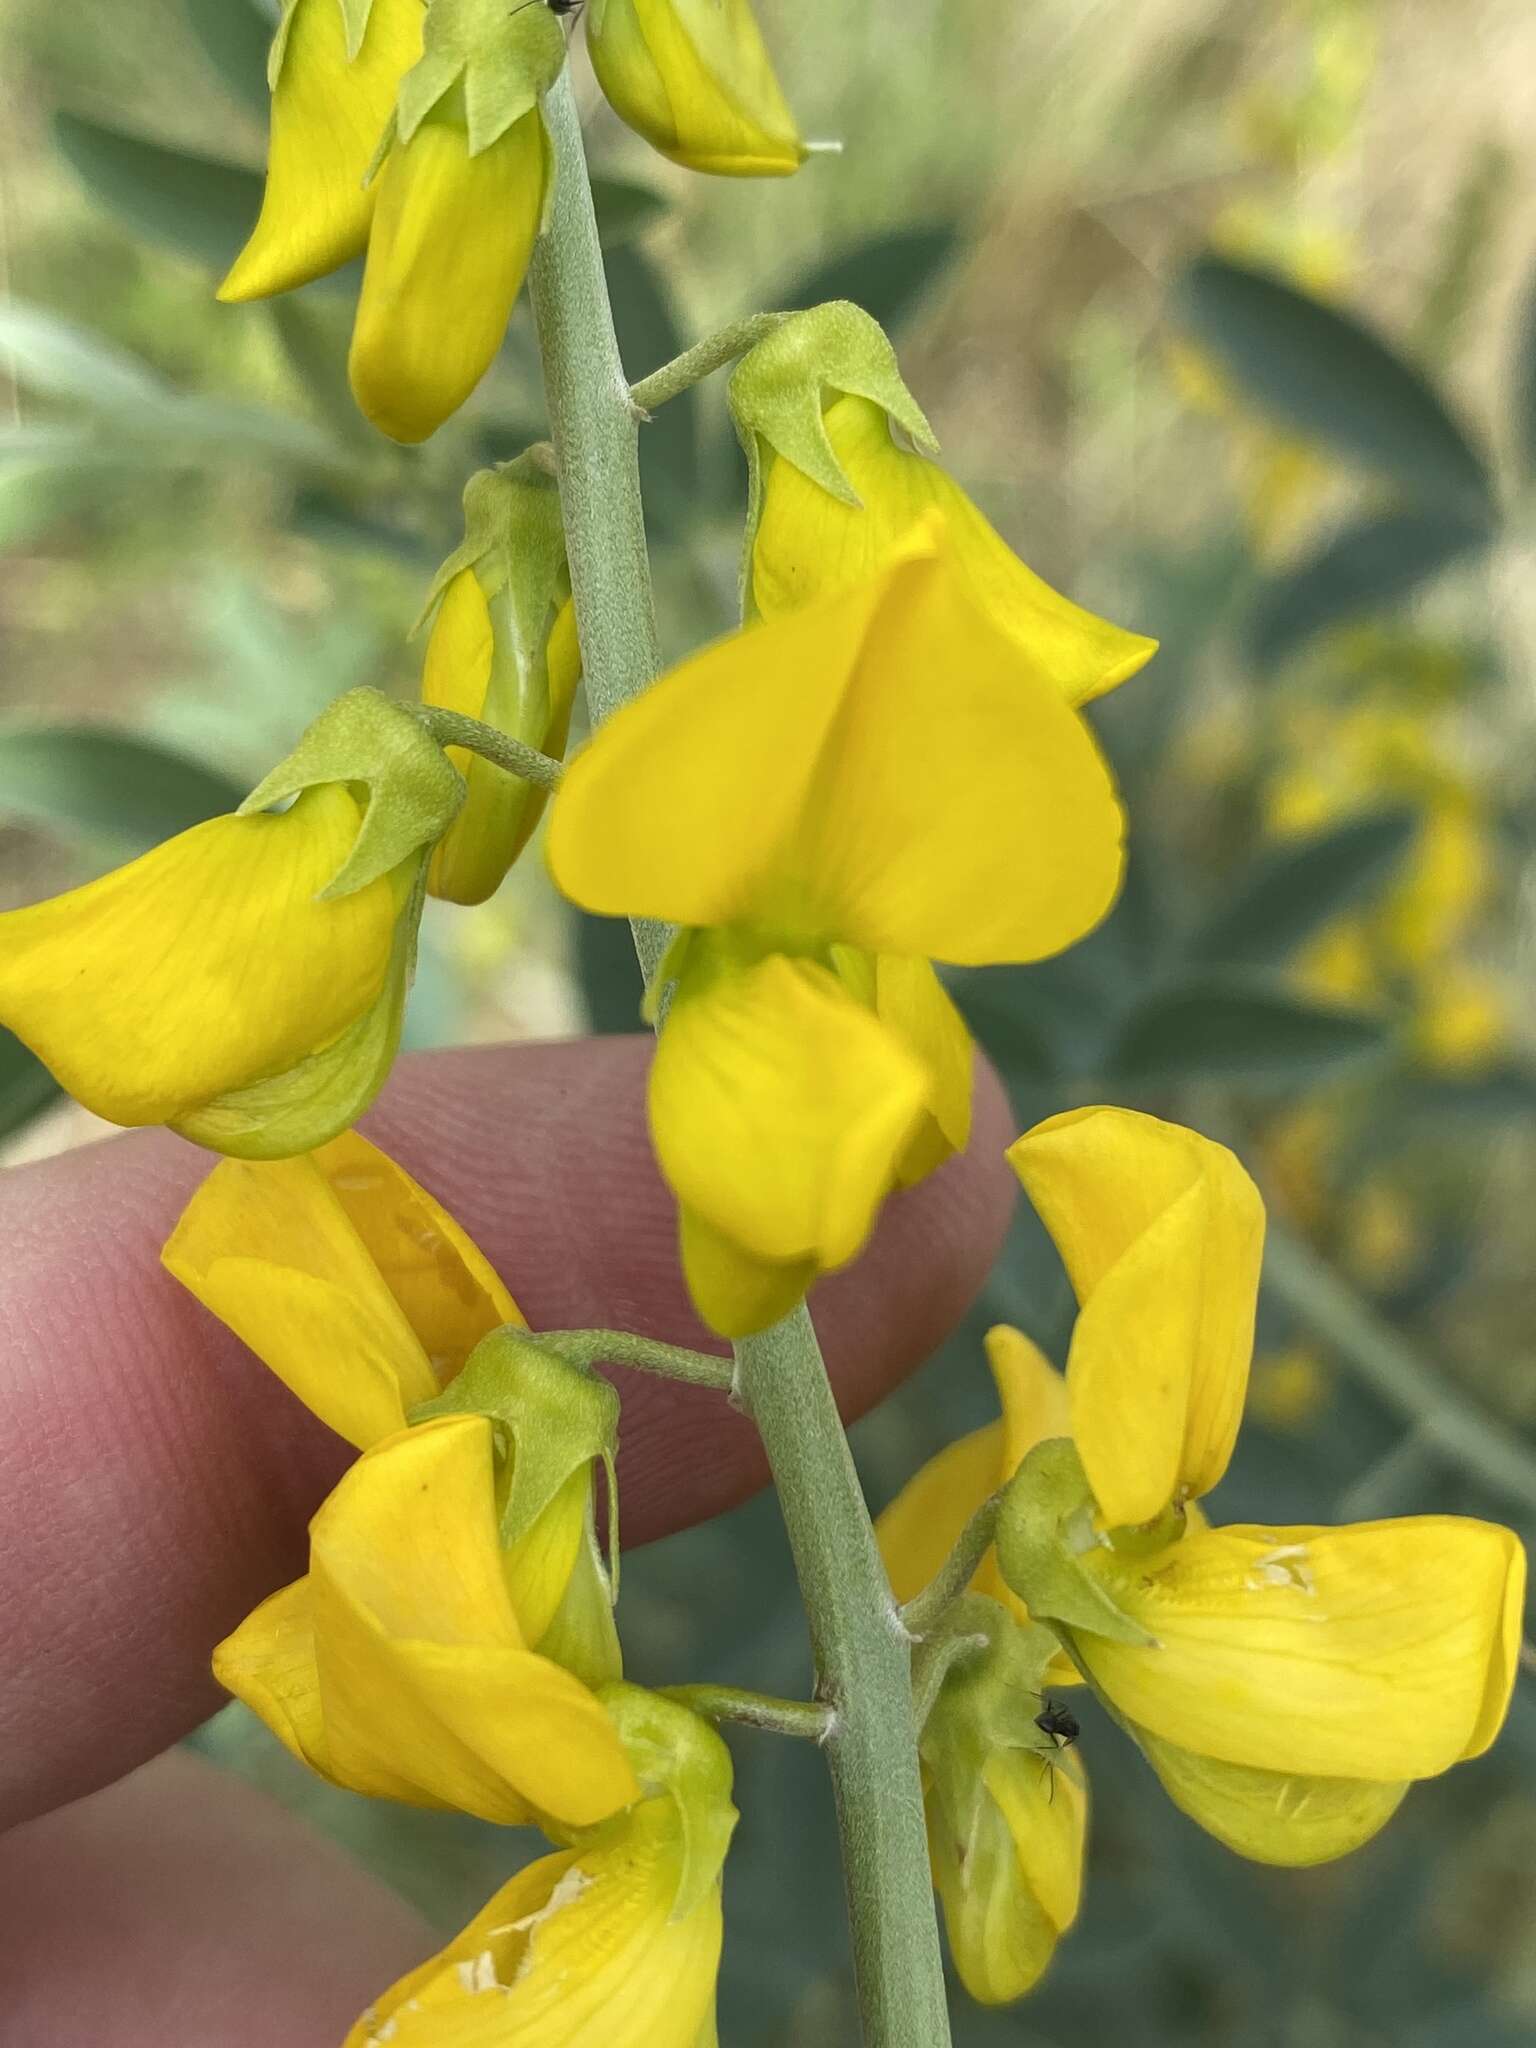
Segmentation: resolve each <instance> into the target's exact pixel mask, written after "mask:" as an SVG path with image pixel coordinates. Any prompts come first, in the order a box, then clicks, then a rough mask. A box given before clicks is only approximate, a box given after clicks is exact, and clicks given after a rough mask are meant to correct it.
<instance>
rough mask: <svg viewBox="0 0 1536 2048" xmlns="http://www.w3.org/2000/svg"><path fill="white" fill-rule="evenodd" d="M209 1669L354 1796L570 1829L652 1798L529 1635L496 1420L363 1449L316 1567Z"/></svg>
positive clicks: (434, 1427) (581, 1691)
mask: <svg viewBox="0 0 1536 2048" xmlns="http://www.w3.org/2000/svg"><path fill="white" fill-rule="evenodd" d="M213 1668H214V1675H215V1676H216V1677H217V1678H218V1679H219V1681H220V1683H221V1684H222V1685H224V1686H226V1687H227V1688H228V1690H229V1691H230V1692H232V1693H234V1695H235V1696H236V1698H238V1699H241V1700H243V1701H244V1702H245V1704H246V1705H247V1706H248V1707H250V1708H251V1709H252V1711H253V1712H255V1713H257V1714H259V1715H260V1716H261V1718H262V1719H263V1720H264V1721H265V1722H266V1723H267V1725H268V1727H270V1728H271V1729H272V1731H273V1733H274V1734H275V1735H277V1736H278V1737H279V1738H280V1739H281V1740H282V1741H283V1742H284V1743H285V1744H286V1745H287V1746H288V1748H289V1749H291V1750H292V1751H293V1753H294V1754H295V1755H296V1756H297V1757H299V1758H300V1759H301V1760H302V1761H303V1762H305V1763H307V1764H308V1765H309V1766H310V1767H311V1768H312V1769H314V1770H316V1771H318V1772H319V1773H320V1775H321V1776H322V1777H325V1778H328V1779H329V1780H330V1781H331V1782H332V1783H333V1784H337V1785H343V1786H346V1787H347V1788H349V1789H350V1790H352V1791H354V1792H366V1793H369V1794H371V1795H373V1796H375V1797H378V1798H384V1799H398V1800H401V1801H403V1802H405V1803H406V1804H408V1805H413V1806H429V1807H450V1808H453V1809H455V1810H457V1811H459V1812H463V1813H472V1814H478V1815H479V1816H480V1817H481V1818H482V1819H484V1820H491V1821H499V1822H502V1823H503V1824H506V1825H509V1826H518V1825H521V1824H523V1823H525V1822H527V1821H528V1820H530V1819H532V1818H538V1819H540V1820H541V1821H545V1822H547V1823H548V1824H551V1825H559V1826H565V1827H587V1826H591V1825H593V1824H594V1823H596V1822H598V1821H600V1820H603V1819H605V1818H606V1817H607V1816H608V1815H610V1814H612V1813H615V1812H617V1811H618V1810H619V1809H620V1808H622V1807H625V1806H628V1805H630V1804H632V1803H633V1801H634V1800H635V1799H636V1798H637V1797H638V1796H639V1787H638V1784H637V1782H636V1779H635V1774H634V1771H633V1770H632V1768H631V1766H630V1764H629V1761H628V1759H627V1757H626V1756H625V1753H624V1749H623V1745H622V1744H621V1742H620V1740H619V1736H618V1732H617V1730H616V1728H615V1726H614V1723H613V1721H612V1719H611V1718H610V1716H609V1715H608V1714H607V1712H606V1711H605V1710H604V1708H603V1706H602V1705H601V1704H600V1702H599V1701H598V1699H597V1698H596V1697H595V1695H594V1694H593V1693H592V1692H591V1691H590V1690H589V1689H588V1687H587V1686H586V1685H584V1684H583V1683H582V1682H581V1680H580V1679H578V1678H576V1677H575V1676H573V1675H572V1673H571V1672H569V1671H568V1670H566V1669H564V1668H563V1667H562V1666H561V1665H560V1664H558V1663H556V1662H554V1661H553V1660H552V1659H551V1658H549V1657H547V1656H542V1655H539V1654H537V1653H536V1652H535V1651H534V1650H533V1649H531V1648H530V1647H529V1643H528V1635H527V1631H526V1630H525V1627H524V1625H523V1619H522V1617H521V1616H520V1614H519V1612H518V1609H517V1608H516V1606H515V1605H514V1602H513V1597H512V1593H511V1590H510V1588H509V1584H508V1574H507V1571H506V1568H505V1555H504V1552H503V1549H502V1545H501V1540H500V1534H499V1530H498V1526H497V1504H496V1475H495V1461H494V1456H493V1430H492V1424H491V1423H490V1421H489V1420H488V1419H486V1418H485V1417H483V1416H478V1415H463V1416H460V1415H454V1416H445V1417H442V1418H441V1419H439V1420H437V1421H432V1422H426V1423H422V1424H421V1425H420V1426H418V1427H417V1428H415V1429H409V1430H405V1431H403V1432H401V1433H400V1434H398V1435H396V1436H393V1437H387V1438H386V1439H385V1440H384V1441H383V1442H382V1443H379V1444H376V1445H374V1446H373V1448H372V1449H370V1450H368V1451H365V1452H364V1453H363V1455H362V1457H361V1458H360V1459H359V1460H358V1461H357V1463H356V1464H355V1465H354V1466H353V1467H352V1469H351V1470H350V1471H349V1472H348V1473H347V1474H346V1476H345V1477H344V1478H343V1479H342V1481H341V1483H340V1485H339V1486H338V1487H337V1488H336V1490H335V1492H334V1493H333V1494H332V1495H331V1497H330V1499H329V1500H328V1501H327V1502H326V1503H325V1505H324V1506H323V1507H322V1508H321V1509H320V1511H319V1513H318V1514H317V1515H316V1516H315V1518H314V1521H313V1522H312V1523H311V1524H310V1568H309V1572H308V1574H307V1575H306V1576H305V1577H304V1578H302V1579H300V1580H298V1581H297V1582H296V1583H295V1584H294V1585H291V1586H288V1587H286V1588H285V1589H284V1590H283V1591H282V1592H280V1593H274V1594H273V1595H272V1597H271V1598H270V1599H269V1600H266V1601H264V1602H263V1603H262V1605H261V1606H260V1607H258V1608H257V1609H256V1611H255V1612H254V1613H253V1614H251V1615H250V1616H248V1617H247V1619H246V1620H245V1621H244V1622H243V1623H242V1624H241V1626H240V1627H239V1628H238V1629H236V1631H235V1632H234V1634H233V1635H231V1636H229V1637H227V1638H226V1639H225V1641H224V1642H222V1643H221V1644H220V1645H219V1647H218V1649H217V1650H216V1651H215V1652H214V1662H213Z"/></svg>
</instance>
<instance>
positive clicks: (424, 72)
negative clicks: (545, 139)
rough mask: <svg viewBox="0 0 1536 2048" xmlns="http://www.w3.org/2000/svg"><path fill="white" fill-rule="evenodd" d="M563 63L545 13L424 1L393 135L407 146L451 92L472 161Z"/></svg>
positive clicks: (478, 0)
mask: <svg viewBox="0 0 1536 2048" xmlns="http://www.w3.org/2000/svg"><path fill="white" fill-rule="evenodd" d="M353 4H356V0H353ZM564 63H565V36H564V34H563V32H562V30H561V27H560V24H559V22H558V20H557V19H556V18H555V16H554V15H553V14H552V13H551V12H550V10H549V9H548V8H547V7H544V6H542V5H534V6H530V7H521V8H519V7H515V6H509V5H508V0H432V5H431V6H430V7H429V8H428V10H427V18H426V23H425V31H424V37H423V52H422V57H421V60H420V62H419V63H418V64H416V65H415V66H414V67H413V69H411V70H410V71H408V72H407V73H406V75H405V78H404V79H403V80H402V82H401V86H400V97H399V100H398V101H397V103H396V108H395V135H396V137H397V139H398V140H399V141H401V142H409V141H410V139H411V137H412V136H413V135H414V134H415V133H416V130H417V129H418V128H419V127H420V126H421V124H422V122H423V121H424V120H425V119H426V118H427V116H428V114H430V113H431V111H432V109H433V108H434V107H435V106H436V105H437V104H438V102H439V101H440V100H441V99H442V98H443V97H444V95H445V94H447V93H448V92H450V91H452V90H453V88H454V87H455V86H459V87H461V88H462V91H463V103H464V121H465V125H466V127H467V128H468V131H469V154H470V155H471V156H479V154H480V153H481V151H482V150H486V149H489V148H490V147H491V145H492V144H493V143H495V142H499V141H500V139H501V137H502V136H503V135H505V134H506V132H507V130H508V129H509V128H510V127H511V126H512V124H513V122H514V121H519V120H521V119H522V117H523V115H524V114H527V113H529V112H531V111H532V109H533V108H534V107H536V106H537V105H538V103H539V101H540V100H541V99H542V98H543V96H544V94H545V93H546V92H547V91H548V90H549V88H550V87H551V86H552V85H553V84H554V82H555V80H556V79H557V78H558V77H559V75H560V70H561V67H562V66H563V65H564ZM489 231H490V232H494V226H492V228H491V229H490V230H489Z"/></svg>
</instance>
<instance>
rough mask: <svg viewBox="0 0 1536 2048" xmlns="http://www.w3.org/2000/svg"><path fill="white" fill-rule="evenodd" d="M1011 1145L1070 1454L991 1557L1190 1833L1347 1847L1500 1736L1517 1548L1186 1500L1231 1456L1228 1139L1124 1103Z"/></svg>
mask: <svg viewBox="0 0 1536 2048" xmlns="http://www.w3.org/2000/svg"><path fill="white" fill-rule="evenodd" d="M1009 1156H1010V1158H1011V1159H1012V1160H1013V1163H1014V1165H1015V1167H1016V1169H1017V1170H1018V1173H1019V1177H1020V1179H1021V1180H1022V1181H1023V1182H1024V1184H1025V1187H1026V1188H1027V1189H1028V1191H1029V1194H1030V1197H1031V1199H1032V1201H1033V1202H1034V1204H1035V1206H1036V1208H1037V1209H1038V1211H1039V1213H1040V1215H1041V1217H1042V1219H1043V1221H1044V1222H1045V1224H1046V1227H1047V1229H1048V1230H1049V1231H1050V1233H1051V1235H1052V1237H1053V1238H1054V1239H1055V1242H1056V1245H1057V1248H1058V1249H1059V1251H1060V1252H1061V1254H1062V1258H1063V1261H1064V1262H1065V1264H1066V1267H1067V1271H1068V1274H1069V1275H1070V1277H1071V1280H1072V1283H1073V1286H1074V1288H1075V1289H1076V1292H1077V1296H1078V1301H1079V1304H1080V1313H1079V1316H1078V1322H1077V1327H1076V1330H1075V1332H1074V1334H1073V1339H1072V1346H1071V1351H1070V1354H1069V1357H1068V1363H1067V1375H1066V1377H1067V1390H1068V1400H1069V1407H1070V1422H1071V1435H1072V1443H1073V1445H1075V1451H1074V1450H1073V1448H1072V1446H1071V1445H1067V1444H1063V1443H1055V1444H1045V1445H1043V1446H1041V1447H1040V1449H1039V1450H1038V1451H1037V1452H1036V1453H1034V1454H1032V1455H1031V1457H1030V1458H1029V1459H1028V1460H1027V1461H1026V1463H1025V1465H1024V1467H1023V1469H1022V1471H1021V1472H1020V1474H1019V1476H1018V1479H1017V1481H1016V1482H1015V1484H1014V1485H1013V1487H1012V1488H1011V1489H1010V1492H1009V1494H1008V1496H1007V1497H1006V1499H1005V1502H1004V1506H1003V1511H1002V1516H1001V1519H1000V1522H999V1529H998V1555H999V1559H1000V1562H1001V1566H1002V1569H1003V1570H1004V1572H1005V1573H1006V1574H1007V1577H1008V1581H1009V1583H1010V1584H1011V1585H1012V1587H1013V1589H1014V1591H1015V1592H1016V1593H1017V1594H1018V1595H1019V1596H1020V1597H1021V1598H1023V1599H1025V1600H1026V1601H1028V1603H1029V1605H1030V1608H1031V1611H1032V1612H1033V1613H1034V1614H1035V1615H1036V1616H1037V1618H1040V1619H1043V1620H1044V1621H1046V1622H1047V1623H1048V1624H1049V1625H1050V1626H1051V1627H1052V1628H1053V1629H1054V1630H1055V1632H1056V1634H1057V1635H1058V1636H1060V1637H1061V1639H1062V1641H1063V1643H1064V1645H1065V1646H1067V1647H1068V1648H1069V1649H1070V1650H1071V1652H1072V1655H1073V1657H1074V1659H1075V1661H1076V1662H1077V1664H1078V1665H1079V1666H1080V1668H1081V1670H1082V1671H1083V1673H1084V1675H1085V1676H1086V1677H1087V1678H1088V1680H1089V1682H1090V1683H1091V1684H1092V1686H1093V1688H1094V1690H1095V1692H1096V1693H1098V1695H1099V1696H1100V1698H1101V1699H1102V1700H1103V1701H1104V1702H1105V1704H1106V1705H1107V1706H1108V1707H1109V1709H1110V1711H1111V1712H1112V1713H1113V1714H1114V1715H1115V1716H1116V1718H1117V1719H1119V1720H1120V1721H1121V1722H1122V1723H1123V1724H1124V1726H1125V1727H1126V1728H1127V1729H1128V1731H1129V1732H1130V1733H1131V1735H1132V1736H1133V1737H1134V1738H1135V1739H1136V1741H1137V1742H1138V1743H1139V1744H1140V1746H1141V1747H1142V1749H1143V1751H1144V1752H1145V1754H1146V1755H1147V1757H1148V1760H1149V1761H1150V1762H1151V1764H1152V1766H1153V1768H1154V1769H1155V1770H1156V1771H1157V1773H1158V1776H1159V1777H1160V1778H1161V1779H1162V1781H1163V1784H1164V1786H1165V1787H1166V1789H1167V1790H1168V1791H1169V1793H1170V1795H1171V1796H1172V1797H1173V1798H1174V1799H1175V1800H1176V1801H1177V1803H1178V1804H1179V1805H1180V1806H1182V1807H1183V1808H1184V1809H1185V1811H1186V1812H1188V1813H1189V1814H1191V1815H1192V1816H1193V1818H1194V1819H1196V1820H1197V1821H1199V1822H1200V1824H1201V1825H1202V1826H1204V1827H1206V1828H1207V1829H1209V1830H1210V1831H1211V1832H1212V1833H1213V1834H1215V1835H1216V1836H1218V1837H1219V1838H1220V1839H1221V1840H1222V1841H1224V1842H1226V1843H1227V1844H1228V1845H1229V1846H1230V1847H1232V1848H1234V1849H1236V1850H1238V1851H1239V1852H1240V1853H1242V1854H1243V1855H1246V1856H1251V1857H1254V1858H1256V1859H1258V1860H1260V1861H1264V1862H1270V1863H1287V1864H1307V1863H1318V1862H1324V1861H1327V1860H1329V1859H1330V1858H1333V1857H1336V1856H1341V1855H1344V1854H1345V1853H1347V1852H1348V1851H1349V1850H1351V1849H1353V1848H1356V1847H1357V1846H1358V1845H1359V1844H1360V1843H1361V1842H1363V1841H1365V1840H1366V1839H1367V1838H1368V1837H1369V1836H1370V1835H1372V1834H1374V1833H1375V1832H1376V1830H1377V1829H1378V1828H1380V1827H1381V1826H1382V1825H1383V1824H1384V1823H1385V1821H1386V1820H1387V1819H1388V1818H1389V1817H1390V1815H1391V1814H1392V1812H1393V1811H1394V1810H1395V1808H1396V1807H1397V1805H1398V1803H1399V1801H1400V1800H1401V1798H1402V1796H1403V1793H1404V1791H1405V1789H1406V1787H1407V1785H1408V1784H1409V1783H1410V1782H1411V1781H1413V1780H1414V1779H1417V1778H1426V1777H1433V1776H1436V1775H1437V1774H1438V1773H1440V1772H1441V1771H1444V1770H1448V1769H1449V1768H1450V1766H1451V1765H1452V1764H1454V1763H1457V1762H1459V1761H1460V1760H1461V1759H1463V1758H1465V1757H1472V1756H1477V1755H1480V1754H1481V1752H1482V1751H1483V1750H1484V1749H1486V1748H1487V1747H1488V1745H1489V1743H1490V1742H1491V1741H1492V1740H1493V1738H1494V1736H1495V1734H1496V1733H1497V1731H1498V1729H1499V1727H1500V1725H1501V1723H1502V1721H1503V1718H1504V1714H1505V1712H1506V1710H1507V1708H1508V1704H1509V1697H1510V1692H1511V1690H1512V1687H1513V1684H1514V1679H1515V1671H1516V1664H1517V1659H1518V1652H1519V1643H1520V1628H1521V1616H1522V1612H1523V1601H1524V1587H1525V1554H1524V1551H1523V1549H1522V1548H1521V1545H1520V1542H1519V1540H1518V1538H1517V1537H1515V1536H1514V1535H1513V1534H1512V1533H1511V1532H1510V1531H1509V1530H1507V1529H1503V1528H1499V1527H1497V1526H1496V1525H1494V1524H1492V1523H1487V1522H1479V1521H1473V1520H1469V1519H1465V1518H1462V1517H1459V1516H1453V1515H1426V1516H1419V1517H1410V1518H1407V1519H1404V1520H1400V1521H1387V1522H1367V1523H1358V1524H1353V1525H1349V1526H1346V1527H1342V1528H1317V1527H1312V1526H1306V1527H1299V1528H1260V1527H1251V1526H1247V1525H1235V1526H1232V1527H1228V1528H1212V1527H1209V1526H1207V1524H1206V1522H1205V1519H1204V1517H1203V1516H1202V1515H1201V1514H1200V1513H1199V1511H1198V1510H1197V1509H1196V1507H1195V1505H1194V1502H1195V1500H1196V1498H1197V1497H1198V1496H1199V1495H1201V1494H1204V1493H1206V1492H1208V1491H1209V1489H1210V1488H1211V1487H1212V1486H1214V1485H1215V1483H1216V1481H1217V1480H1218V1479H1219V1478H1220V1477H1221V1475H1222V1473H1223V1471H1224V1470H1225V1469H1226V1464H1227V1460H1228V1458H1229V1457H1230V1455H1231V1450H1232V1445H1233V1441H1234V1439H1235V1437H1236V1433H1237V1427H1238V1423H1239V1420H1240V1418H1241V1412H1242V1403H1243V1395H1244V1391H1245V1388H1246V1385H1247V1378H1248V1366H1249V1352H1250V1349H1251V1344H1252V1331H1253V1312H1254V1303H1255V1299H1256V1295H1257V1286H1258V1268H1259V1260H1260V1254H1261V1249H1262V1236H1263V1209H1262V1204H1261V1203H1260V1201H1259V1197H1258V1194H1257V1191H1256V1190H1255V1189H1254V1188H1253V1186H1252V1183H1251V1182H1250V1181H1249V1180H1248V1177H1247V1175H1246V1174H1245V1173H1244V1172H1243V1170H1242V1168H1241V1166H1240V1165H1239V1164H1238V1162H1237V1161H1236V1160H1235V1159H1234V1158H1233V1157H1232V1155H1231V1154H1230V1153H1228V1152H1227V1151H1226V1150H1225V1149H1224V1148H1223V1147H1221V1146H1219V1145H1214V1144H1212V1143H1211V1142H1210V1141H1209V1140H1208V1139H1205V1138H1202V1137H1200V1136H1199V1135H1198V1134H1196V1133H1195V1132H1192V1131H1183V1130H1180V1129H1179V1128H1178V1127H1177V1126H1174V1125H1169V1124H1164V1123H1160V1122H1159V1121H1158V1120H1157V1119H1156V1118H1152V1117H1146V1116H1141V1115H1136V1114H1133V1113H1131V1112H1129V1111H1125V1110H1114V1109H1089V1110H1080V1111H1074V1112H1071V1113H1070V1114H1068V1115H1066V1116H1060V1117H1053V1118H1052V1119H1050V1120H1049V1121H1048V1122H1047V1123H1044V1124H1042V1125H1040V1126H1039V1127H1038V1128H1037V1129H1036V1130H1034V1131H1031V1132H1029V1133H1028V1134H1026V1136H1025V1137H1023V1138H1021V1139H1020V1140H1019V1142H1018V1143H1017V1144H1016V1145H1015V1146H1014V1147H1013V1148H1012V1151H1011V1152H1010V1155H1009ZM1063 1453H1064V1454H1065V1457H1063V1456H1062V1455H1061V1454H1063ZM1074 1475H1075V1476H1074ZM1094 1520H1096V1522H1097V1526H1098V1528H1099V1530H1100V1532H1101V1539H1102V1540H1100V1541H1098V1542H1088V1543H1086V1544H1085V1543H1083V1541H1082V1540H1081V1532H1082V1529H1083V1527H1084V1526H1085V1523H1086V1526H1088V1527H1092V1526H1093V1522H1094ZM1073 1529H1076V1530H1077V1531H1078V1534H1077V1535H1076V1536H1074V1535H1072V1533H1071V1531H1072V1530H1073Z"/></svg>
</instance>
